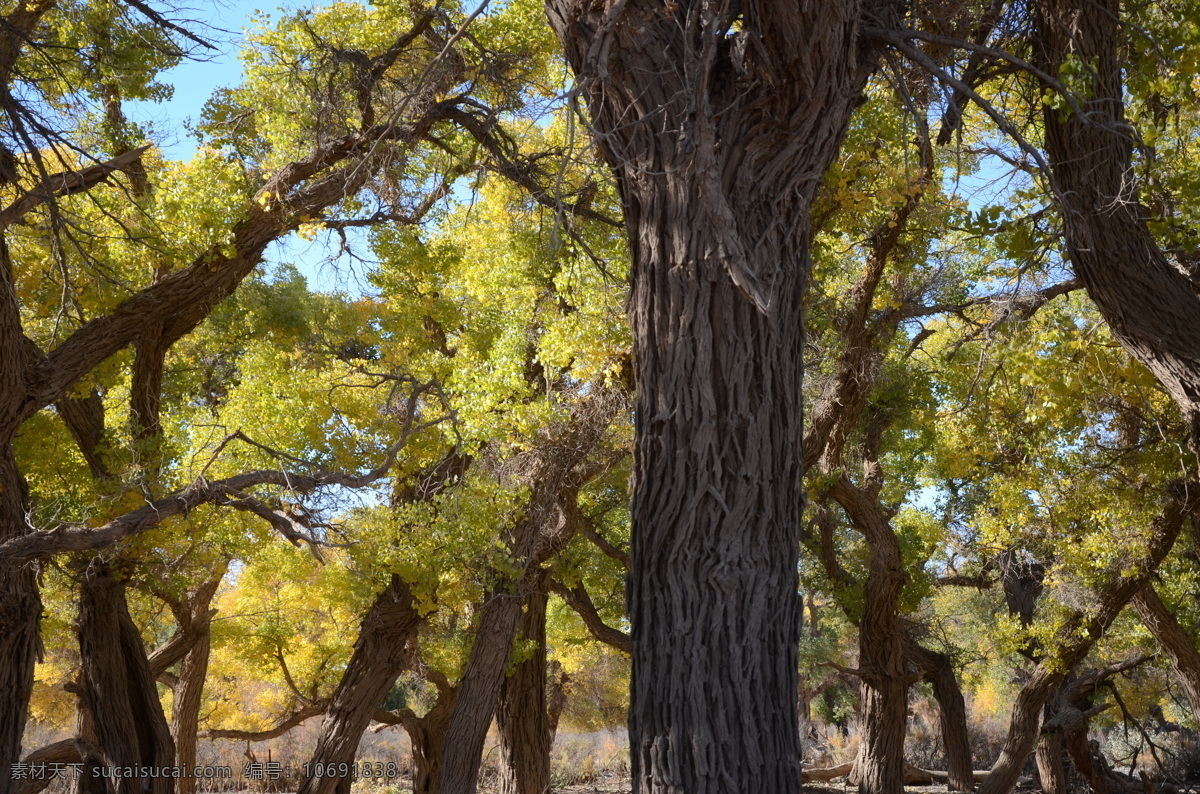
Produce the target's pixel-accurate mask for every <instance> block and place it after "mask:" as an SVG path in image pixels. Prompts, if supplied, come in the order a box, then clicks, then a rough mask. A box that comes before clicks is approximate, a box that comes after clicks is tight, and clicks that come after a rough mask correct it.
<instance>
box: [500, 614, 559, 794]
mask: <svg viewBox="0 0 1200 794" xmlns="http://www.w3.org/2000/svg"><path fill="white" fill-rule="evenodd" d="M547 600H548V595H547V594H546V592H545V591H535V592H533V593H530V594H529V596H528V597H527V598H526V599H525V612H524V613H523V614H522V615H521V622H520V624H519V626H518V627H517V630H518V632H519V633H520V636H521V637H523V638H524V639H525V640H526V641H531V642H533V644H534V652H533V655H532V656H530V657H529V658H528V659H525V660H523V661H521V662H520V663H519V664H517V666H516V669H515V670H513V673H512V675H510V676H509V677H508V678H507V679H506V680H505V681H504V688H503V689H502V690H501V691H500V705H499V708H497V710H496V727H497V728H498V729H499V731H500V794H546V792H548V791H549V790H550V724H549V718H548V715H547V712H546V602H547Z"/></svg>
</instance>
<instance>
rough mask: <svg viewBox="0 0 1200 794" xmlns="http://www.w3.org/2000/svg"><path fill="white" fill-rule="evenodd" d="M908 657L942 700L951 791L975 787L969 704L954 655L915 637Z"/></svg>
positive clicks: (940, 713) (940, 716) (940, 712)
mask: <svg viewBox="0 0 1200 794" xmlns="http://www.w3.org/2000/svg"><path fill="white" fill-rule="evenodd" d="M906 652H907V654H908V658H909V659H911V660H912V661H913V663H914V664H915V665H917V668H918V669H919V670H920V673H921V678H922V680H924V681H925V682H927V683H928V684H930V685H931V686H932V687H933V697H934V699H935V700H936V701H937V704H938V722H939V723H940V727H941V730H942V744H943V745H944V746H945V748H946V774H947V785H948V786H949V788H950V790H951V791H974V789H975V777H974V769H973V766H972V764H971V736H970V733H969V732H968V731H967V705H966V702H965V701H964V700H963V694H962V689H961V688H960V687H959V685H958V677H957V676H955V674H954V666H953V665H952V664H951V663H950V657H949V656H947V655H946V654H944V653H938V652H937V651H932V650H930V649H928V648H925V647H923V646H921V645H920V644H918V643H917V642H916V641H915V640H913V639H912V638H911V637H910V638H909V642H908V644H907V647H906Z"/></svg>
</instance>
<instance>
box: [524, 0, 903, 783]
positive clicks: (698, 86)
mask: <svg viewBox="0 0 1200 794" xmlns="http://www.w3.org/2000/svg"><path fill="white" fill-rule="evenodd" d="M889 5H890V4H887V3H885V4H882V6H883V7H882V8H876V9H874V11H875V12H876V13H882V14H884V15H886V14H887V13H888V11H889ZM673 8H674V6H667V9H666V10H664V7H663V5H662V4H661V3H656V2H652V1H651V0H633V1H632V2H624V1H623V0H620V1H618V0H604V1H602V2H590V0H548V2H547V12H548V15H549V17H550V23H551V26H552V27H553V28H554V30H555V32H556V34H557V35H558V38H559V40H560V41H561V42H562V43H563V45H564V48H565V51H566V56H567V60H568V61H569V62H570V64H571V66H572V68H573V69H574V71H575V74H576V78H577V81H578V85H579V87H580V89H581V92H582V94H583V96H584V97H585V98H586V100H587V102H588V108H589V111H590V112H591V116H592V120H593V129H594V130H595V132H596V140H597V143H598V145H599V146H600V148H601V150H602V151H603V153H604V155H605V157H606V159H607V160H608V163H609V165H610V166H611V167H612V168H613V170H614V172H615V173H616V177H617V183H618V186H619V189H620V191H621V197H622V200H623V203H624V206H625V215H626V223H627V228H628V230H629V239H630V253H631V255H632V261H633V286H632V292H631V295H630V300H629V306H630V317H631V321H632V325H633V333H634V351H635V360H636V368H637V369H636V377H637V385H638V392H637V406H636V411H635V414H636V416H637V427H636V433H635V441H634V475H633V499H632V520H633V542H632V550H631V562H632V566H631V570H630V574H629V617H630V622H631V624H632V628H633V631H632V642H633V654H632V655H633V683H632V696H631V705H630V720H629V727H630V742H631V745H632V747H631V760H632V767H633V777H634V790H635V791H638V792H664V793H665V792H673V793H674V792H687V794H710V793H713V792H737V793H738V794H744V792H749V791H754V792H761V793H762V794H775V793H776V792H787V794H792V793H793V792H795V791H798V790H799V787H800V745H799V738H798V733H797V720H796V710H795V696H796V691H797V686H798V679H797V659H796V649H797V644H798V640H799V630H798V627H799V624H800V616H799V615H798V614H797V606H798V599H797V597H796V592H797V589H798V580H797V572H796V566H797V552H798V548H799V529H798V528H799V526H800V509H801V504H802V493H801V487H800V483H801V460H802V457H801V443H802V438H803V420H802V411H801V406H802V402H803V400H802V395H801V374H802V366H803V365H802V359H803V356H802V344H803V331H802V323H801V314H802V311H801V297H802V293H803V289H804V281H805V277H806V275H807V272H808V269H809V251H808V249H809V240H810V230H809V209H810V206H811V201H812V197H813V194H814V191H815V189H816V186H817V184H818V182H819V180H820V177H821V175H822V174H823V173H824V171H825V169H826V168H827V167H828V165H829V163H830V162H831V161H832V159H833V158H834V156H835V155H836V153H837V151H838V147H839V145H840V143H841V140H842V137H843V135H844V133H845V130H846V127H847V125H848V122H849V119H850V114H851V112H852V111H853V109H854V107H855V106H856V104H857V103H858V101H859V100H858V97H859V96H860V92H861V88H862V86H863V85H864V83H865V79H866V77H867V74H868V73H869V71H870V68H871V64H872V62H873V60H874V54H875V53H874V52H870V51H860V50H859V48H858V36H857V25H858V22H859V16H860V4H859V3H858V2H856V1H855V0H843V1H842V2H834V3H800V4H796V3H778V2H775V1H774V0H769V1H768V0H747V1H746V2H742V3H738V4H733V3H721V2H715V1H708V0H706V1H704V2H697V3H693V4H685V5H683V6H681V7H679V8H678V10H677V11H676V10H672V9H673Z"/></svg>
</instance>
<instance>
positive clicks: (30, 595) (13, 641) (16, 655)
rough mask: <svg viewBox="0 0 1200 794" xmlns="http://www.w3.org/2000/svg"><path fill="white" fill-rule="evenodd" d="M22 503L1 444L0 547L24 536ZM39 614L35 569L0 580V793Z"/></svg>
mask: <svg viewBox="0 0 1200 794" xmlns="http://www.w3.org/2000/svg"><path fill="white" fill-rule="evenodd" d="M26 500H27V496H26V490H25V481H24V479H23V478H22V477H21V474H20V472H19V471H17V464H16V461H15V460H14V459H13V454H12V447H11V446H10V445H8V444H3V443H0V542H2V541H3V540H7V539H9V538H13V537H18V536H20V535H22V534H24V533H25V532H26V531H28V529H27V527H26V523H25V509H26ZM41 614H42V600H41V598H40V597H39V596H38V587H37V565H36V564H34V563H32V562H27V563H25V564H23V565H20V566H16V567H14V568H12V569H10V570H9V571H8V572H7V574H6V575H4V576H0V792H7V791H8V790H9V786H11V785H12V783H11V778H10V775H11V773H12V765H13V764H15V763H17V761H19V760H20V752H21V737H22V736H23V735H24V733H25V711H26V710H25V704H26V703H28V702H29V696H30V694H31V693H32V692H33V666H34V663H35V662H36V661H37V659H38V656H39V654H40V652H41V639H40V636H39V634H38V622H39V618H40V617H41ZM3 704H14V705H18V704H19V707H18V708H4V707H2V705H3Z"/></svg>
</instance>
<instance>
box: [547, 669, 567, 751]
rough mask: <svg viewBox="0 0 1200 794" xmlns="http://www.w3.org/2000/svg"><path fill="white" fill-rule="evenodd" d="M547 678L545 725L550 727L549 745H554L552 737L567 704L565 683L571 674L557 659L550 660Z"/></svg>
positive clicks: (555, 732) (555, 733) (556, 733)
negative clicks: (568, 673)
mask: <svg viewBox="0 0 1200 794" xmlns="http://www.w3.org/2000/svg"><path fill="white" fill-rule="evenodd" d="M549 668H550V669H549V672H548V673H547V678H549V682H548V684H547V687H546V727H548V728H549V729H550V747H554V737H555V736H556V735H558V721H559V719H560V718H561V717H562V713H563V709H564V708H566V706H567V684H569V683H570V681H571V676H569V675H567V673H566V671H565V670H563V669H562V664H561V663H559V661H558V660H557V659H555V660H554V661H552V662H550V665H549Z"/></svg>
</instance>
